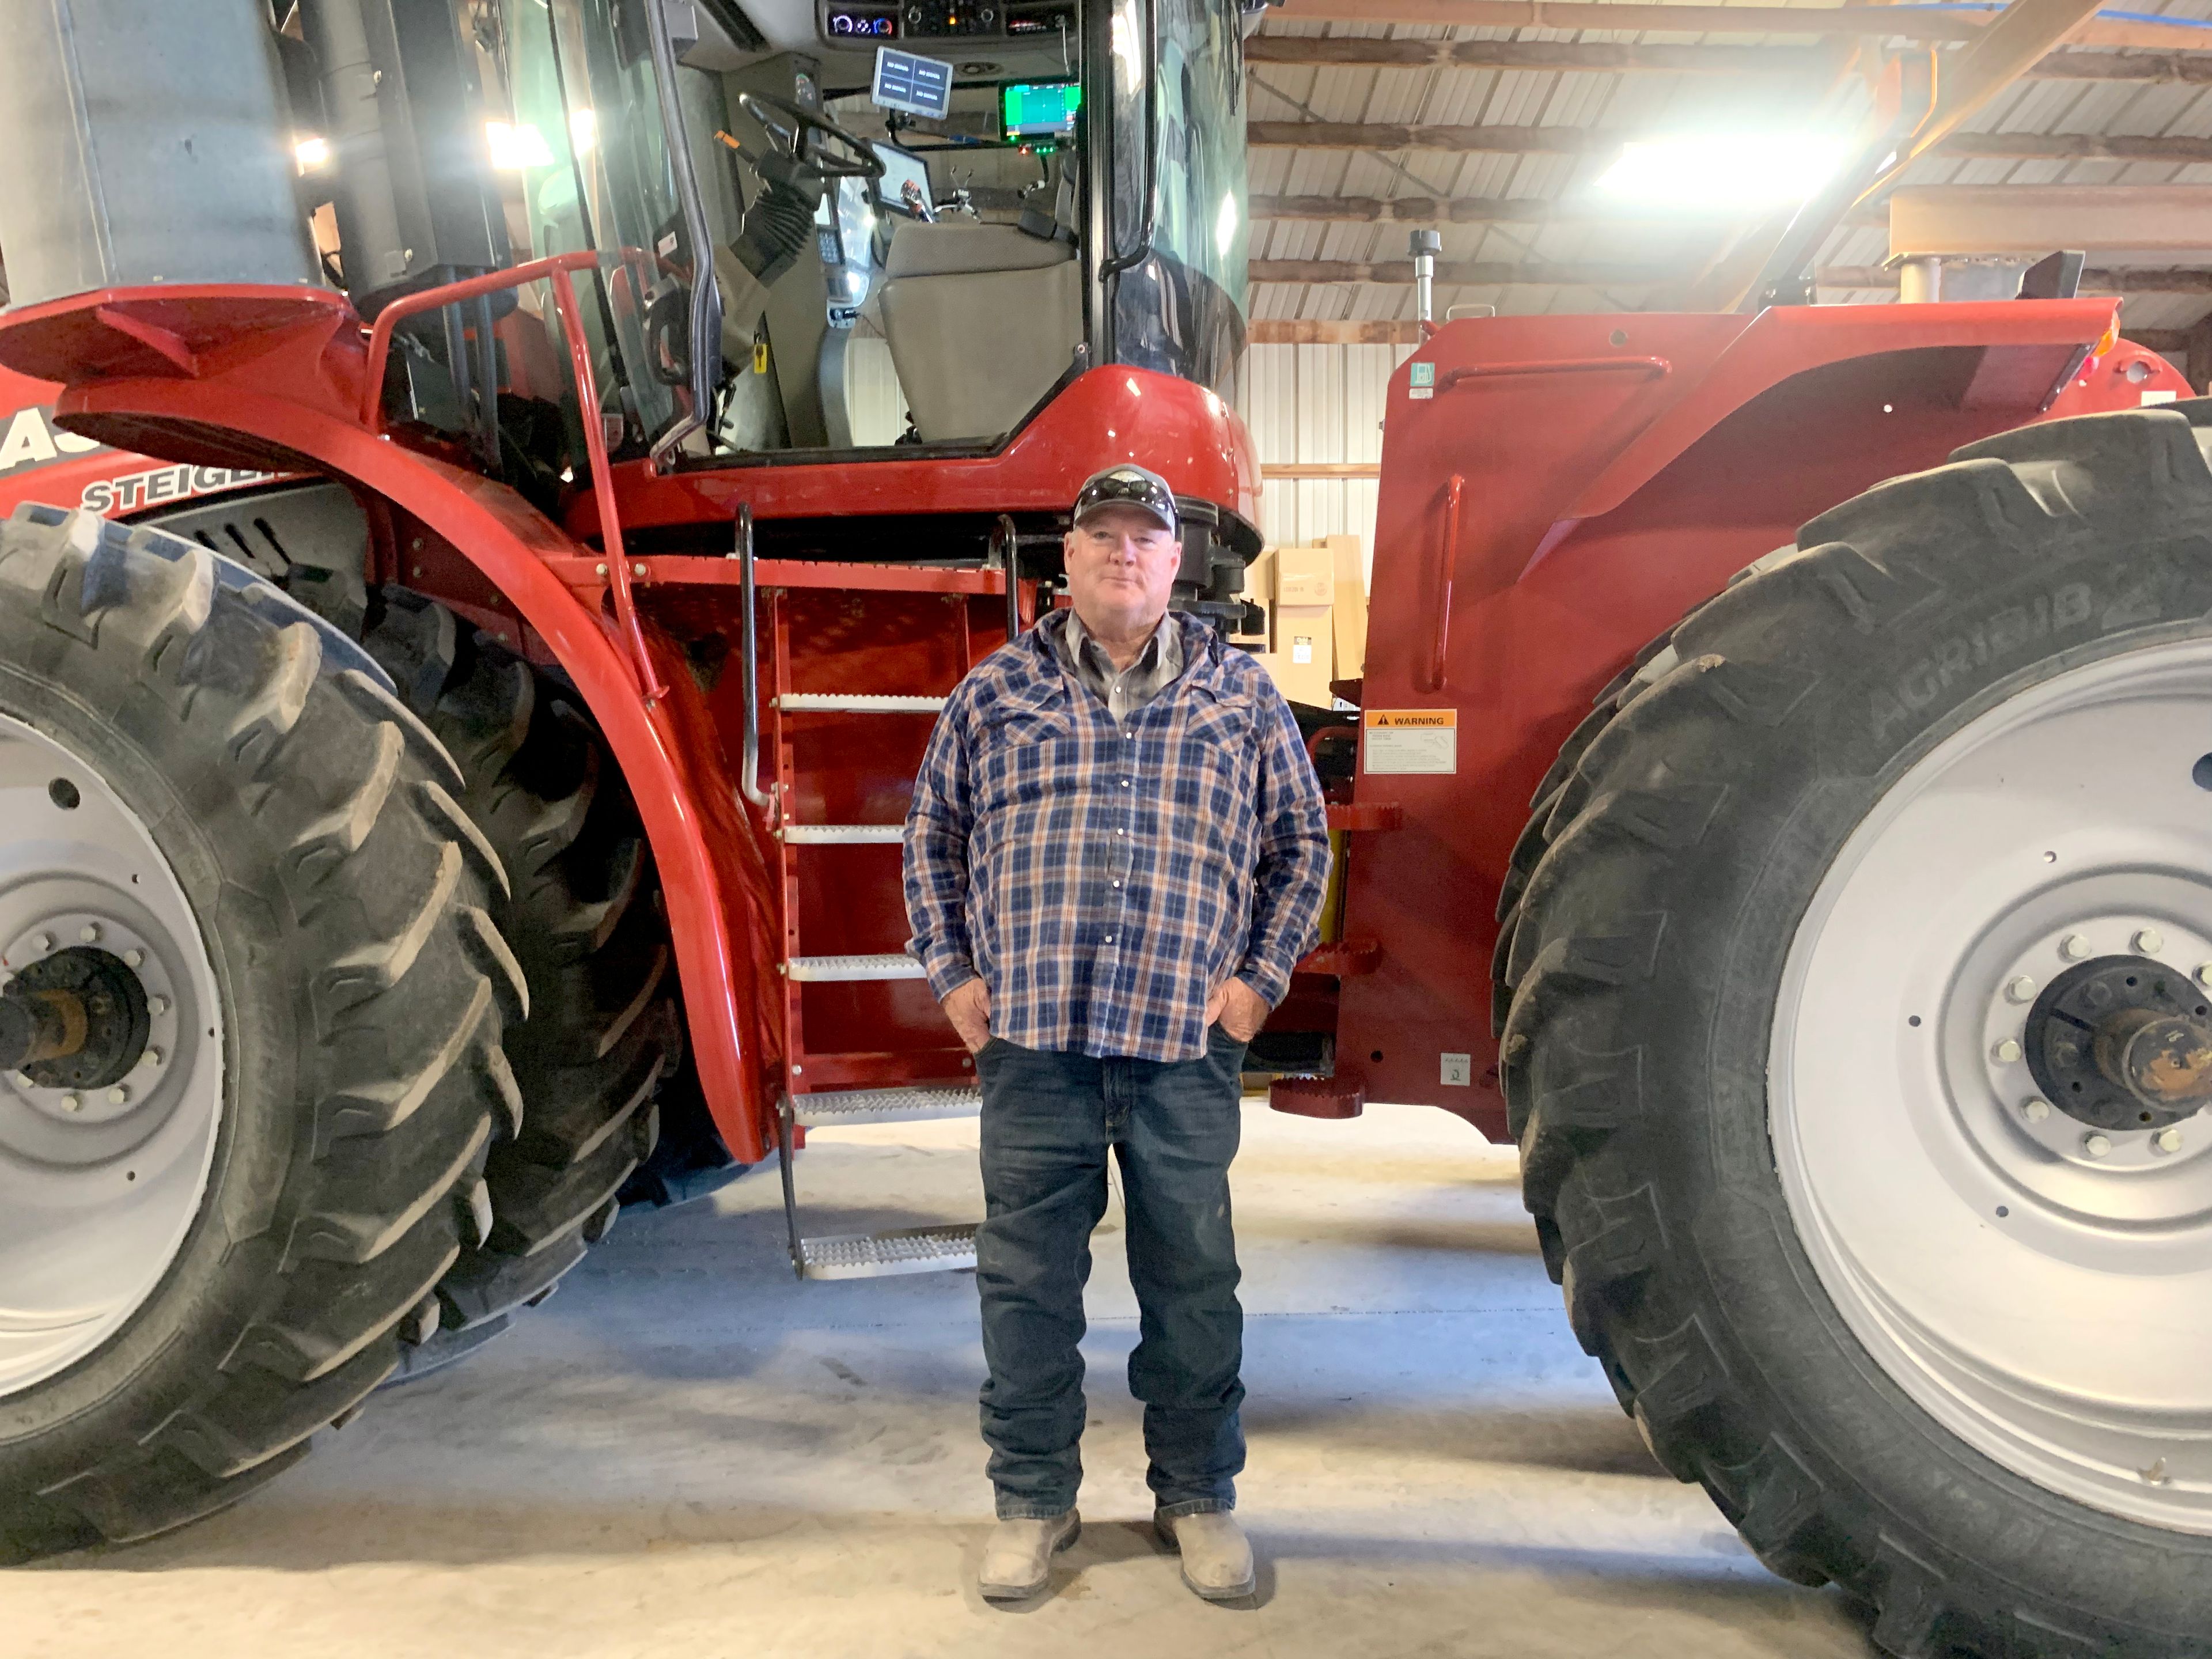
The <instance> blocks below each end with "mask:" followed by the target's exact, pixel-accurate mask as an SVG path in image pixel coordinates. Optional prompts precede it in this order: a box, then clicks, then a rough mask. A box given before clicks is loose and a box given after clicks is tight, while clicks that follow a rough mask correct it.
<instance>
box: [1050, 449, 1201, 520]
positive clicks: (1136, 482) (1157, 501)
mask: <svg viewBox="0 0 2212 1659" xmlns="http://www.w3.org/2000/svg"><path fill="white" fill-rule="evenodd" d="M1101 507H1135V508H1137V509H1138V510H1139V512H1143V513H1151V514H1152V517H1153V518H1155V519H1157V520H1159V522H1160V524H1161V526H1162V527H1163V528H1164V529H1165V530H1167V531H1168V532H1170V534H1176V533H1179V532H1181V530H1182V525H1181V524H1180V523H1179V522H1178V521H1177V520H1176V499H1175V491H1174V490H1172V489H1169V488H1168V481H1167V480H1166V479H1165V478H1163V477H1160V475H1159V474H1158V473H1157V472H1153V471H1148V470H1147V469H1146V468H1144V467H1141V466H1136V465H1131V464H1129V463H1127V462H1125V463H1123V464H1122V465H1120V466H1109V467H1108V468H1107V469H1106V470H1105V471H1103V472H1094V473H1092V474H1091V476H1090V477H1088V478H1086V479H1085V480H1084V481H1083V488H1082V489H1080V490H1079V491H1078V492H1077V494H1076V497H1075V522H1076V523H1077V524H1081V523H1082V522H1083V521H1084V520H1085V519H1087V518H1089V517H1090V516H1091V514H1092V513H1096V512H1097V511H1098V509H1099V508H1101Z"/></svg>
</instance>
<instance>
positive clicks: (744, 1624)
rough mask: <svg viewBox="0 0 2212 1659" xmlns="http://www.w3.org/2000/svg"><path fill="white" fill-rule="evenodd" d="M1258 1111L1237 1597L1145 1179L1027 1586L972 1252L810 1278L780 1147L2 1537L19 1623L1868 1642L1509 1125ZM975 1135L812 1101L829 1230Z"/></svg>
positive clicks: (121, 1634) (1499, 1651) (1686, 1645)
mask: <svg viewBox="0 0 2212 1659" xmlns="http://www.w3.org/2000/svg"><path fill="white" fill-rule="evenodd" d="M1246 1126H1247V1133H1246V1140H1245V1151H1244V1153H1243V1157H1242V1158H1240V1159H1239V1161H1238V1164H1237V1188H1236V1190H1237V1231H1238V1235H1239V1237H1240V1239H1241V1241H1242V1245H1243V1258H1244V1262H1245V1289H1244V1304H1245V1308H1246V1311H1247V1314H1248V1323H1247V1335H1246V1364H1245V1381H1246V1384H1247V1386H1248V1387H1249V1389H1250V1391H1251V1400H1250V1402H1249V1404H1248V1406H1247V1407H1246V1425H1247V1429H1248V1432H1249V1438H1250V1442H1251V1466H1250V1468H1249V1471H1248V1473H1247V1474H1246V1476H1245V1478H1244V1480H1243V1486H1242V1495H1241V1510H1242V1513H1243V1517H1244V1519H1245V1521H1246V1523H1247V1525H1248V1526H1249V1528H1250V1531H1251V1533H1252V1536H1253V1539H1254V1541H1255V1546H1256V1547H1257V1549H1258V1552H1259V1556H1260V1562H1261V1565H1260V1589H1259V1593H1258V1595H1256V1596H1255V1598H1254V1599H1253V1601H1252V1602H1250V1603H1247V1604H1231V1605H1228V1606H1221V1607H1213V1606H1207V1605H1206V1604H1204V1603H1201V1602H1200V1601H1197V1600H1195V1599H1194V1598H1193V1597H1192V1596H1191V1595H1189V1594H1188V1592H1187V1591H1185V1590H1184V1589H1182V1585H1181V1583H1180V1582H1179V1580H1178V1579H1177V1577H1176V1568H1175V1564H1174V1562H1173V1559H1171V1558H1170V1557H1167V1556H1164V1555H1163V1554H1161V1553H1159V1552H1158V1550H1157V1548H1156V1547H1155V1546H1154V1545H1153V1543H1152V1538H1151V1534H1150V1528H1149V1526H1148V1525H1147V1524H1146V1522H1147V1518H1148V1516H1149V1514H1150V1505H1149V1502H1148V1499H1147V1496H1146V1492H1145V1489H1144V1486H1143V1480H1142V1476H1143V1468H1144V1459H1143V1454H1142V1450H1141V1447H1140V1442H1139V1431H1138V1416H1137V1410H1136V1407H1135V1406H1134V1405H1133V1402H1132V1401H1130V1400H1129V1398H1128V1396H1127V1389H1126V1387H1125V1385H1124V1382H1123V1378H1122V1366H1123V1363H1124V1361H1125V1359H1126V1358H1127V1352H1128V1350H1129V1347H1130V1346H1131V1344H1132V1343H1133V1340H1134V1327H1135V1308H1134V1304H1133V1301H1132V1298H1131V1297H1130V1294H1129V1290H1128V1285H1127V1278H1126V1273H1125V1270H1124V1266H1123V1260H1122V1256H1121V1249H1120V1232H1119V1219H1118V1214H1117V1213H1115V1212H1109V1218H1108V1221H1107V1223H1106V1224H1105V1227H1104V1228H1103V1230H1102V1234H1101V1237H1100V1238H1099V1240H1098V1248H1097V1269H1096V1273H1095V1274H1094V1282H1093V1284H1092V1286H1091V1317H1092V1325H1091V1336H1090V1339H1089V1340H1088V1342H1087V1343H1086V1345H1085V1351H1086V1352H1087V1354H1088V1355H1089V1358H1090V1360H1091V1386H1090V1394H1091V1430H1090V1433H1089V1435H1088V1437H1087V1439H1086V1441H1085V1461H1086V1462H1087V1464H1088V1466H1089V1468H1090V1470H1091V1474H1090V1479H1089V1482H1088V1485H1087V1486H1086V1487H1085V1492H1084V1496H1083V1504H1082V1507H1083V1511H1084V1516H1085V1530H1084V1535H1083V1539H1082V1541H1081V1542H1080V1543H1079V1545H1078V1546H1077V1547H1075V1548H1074V1549H1073V1550H1072V1551H1071V1552H1069V1553H1068V1554H1066V1556H1064V1557H1062V1558H1061V1563H1062V1565H1061V1568H1060V1572H1059V1573H1058V1575H1057V1576H1056V1577H1055V1580H1054V1589H1053V1592H1052V1594H1051V1595H1048V1596H1047V1597H1044V1598H1041V1599H1040V1600H1039V1601H1036V1602H1035V1603H1032V1604H1030V1605H1027V1606H1024V1607H1018V1608H1015V1609H1012V1610H1004V1609H1000V1608H996V1607H990V1606H987V1605H986V1604H985V1603H984V1602H983V1601H981V1600H980V1599H979V1598H978V1597H977V1595H975V1590H974V1589H973V1587H972V1583H971V1580H972V1577H973V1575H974V1571H975V1562H976V1559H977V1557H978V1554H979V1553H980V1550H981V1541H982V1539H983V1536H984V1534H985V1533H986V1532H987V1530H988V1528H989V1525H990V1516H991V1507H990V1494H989V1491H988V1488H987V1485H986V1483H985V1481H984V1480H983V1474H982V1465H983V1453H982V1449H981V1444H980V1443H979V1442H978V1441H977V1438H976V1433H975V1385H976V1383H977V1382H978V1381H979V1379H980V1376H981V1349H980V1347H979V1345H978V1342H977V1340H976V1334H975V1284H974V1279H973V1277H972V1275H968V1274H932V1275H927V1276H921V1277H915V1278H908V1279H886V1280H875V1281H860V1282H853V1283H842V1284H827V1285H804V1286H802V1285H798V1284H796V1283H794V1282H793V1279H792V1278H791V1276H790V1273H789V1269H788V1267H787V1266H786V1265H785V1261H784V1255H783V1239H782V1216H781V1207H780V1203H779V1196H778V1193H777V1187H776V1182H775V1173H774V1170H772V1169H764V1170H758V1171H756V1172H754V1174H752V1175H750V1176H747V1177H745V1179H744V1180H743V1181H741V1182H738V1183H737V1185H736V1186H735V1187H733V1188H729V1189H726V1191H725V1192H723V1193H722V1194H720V1195H719V1196H718V1197H717V1198H716V1199H714V1200H708V1201H707V1202H704V1203H702V1204H696V1205H694V1206H690V1207H689V1208H687V1209H684V1210H679V1211H675V1212H664V1213H660V1214H654V1215H645V1216H638V1215H629V1216H626V1217H624V1218H623V1222H622V1225H620V1226H619V1227H617V1230H616V1231H615V1232H614V1234H613V1236H612V1237H611V1238H610V1239H609V1240H608V1242H607V1243H605V1245H604V1246H603V1247H601V1248H600V1249H599V1250H597V1251H595V1252H594V1253H593V1254H592V1256H591V1258H590V1259H589V1261H587V1262H586V1265H585V1266H584V1267H581V1268H580V1269H579V1270H578V1271H577V1272H576V1273H574V1274H573V1275H571V1277H570V1278H569V1279H568V1281H567V1283H566V1285H564V1286H563V1287H562V1292H561V1294H560V1295H559V1296H558V1297H556V1298H555V1299H554V1300H553V1301H551V1302H550V1303H548V1304H546V1305H545V1306H544V1308H543V1309H541V1310H538V1312H537V1313H536V1314H535V1315H533V1316H531V1317H530V1318H528V1319H527V1320H526V1321H525V1322H522V1324H521V1325H520V1326H519V1327H518V1328H517V1329H516V1330H515V1331H514V1332H513V1333H512V1334H509V1335H507V1336H506V1337H505V1338H503V1339H501V1340H499V1341H498V1342H495V1343H494V1344H493V1345H492V1346H489V1347H488V1348H487V1349H485V1350H484V1351H483V1352H482V1353H480V1354H478V1355H477V1356H476V1357H474V1358H471V1360H469V1361H468V1362H467V1363H465V1364H462V1365H460V1366H458V1367H456V1368H455V1369H454V1370H451V1371H447V1372H445V1373H442V1374H440V1375H438V1376H433V1377H430V1378H428V1379H426V1380H424V1381H422V1382H420V1383H415V1384H413V1385H410V1387H408V1388H406V1389H400V1390H396V1391H394V1392H392V1393H390V1394H386V1395H382V1396H380V1398H379V1399H378V1400H377V1401H374V1403H373V1404H372V1406H371V1407H370V1409H369V1410H368V1412H367V1413H365V1414H364V1415H363V1416H362V1418H360V1419H357V1420H356V1422H355V1423H353V1424H352V1425H349V1427H347V1428H346V1429H344V1430H343V1431H341V1432H338V1433H337V1434H329V1435H325V1436H323V1437H321V1442H320V1443H319V1446H318V1448H317V1450H316V1453H315V1455H313V1457H312V1458H310V1459H309V1460H308V1462H307V1464H306V1465H305V1466H304V1467H303V1468H300V1469H297V1470H295V1471H293V1472H292V1473H290V1474H288V1475H286V1476H285V1477H283V1479H281V1480H278V1481H276V1483H275V1484H274V1485H273V1486H270V1487H269V1488H268V1489H266V1490H264V1492H261V1493H259V1494H258V1495H257V1496H255V1497H254V1498H251V1499H249V1500H248V1501H247V1502H246V1504H243V1505H242V1506H240V1508H238V1509H236V1510H232V1511H230V1512H229V1513H228V1514H226V1515H223V1516H217V1517H216V1518H215V1519H213V1520H211V1521H208V1522H202V1523H201V1524H199V1525H197V1526H195V1527H192V1528H187V1529H186V1530H185V1531H184V1532H182V1533H180V1534H174V1535H173V1536H171V1537H168V1538H166V1539H162V1540H159V1541H155V1542H153V1543H150V1544H146V1545H142V1546H139V1547H136V1548H131V1549H125V1550H118V1551H112V1552H108V1553H101V1554H95V1555H88V1556H81V1557H77V1558H75V1559H68V1560H64V1561H60V1562H57V1563H49V1564H46V1565H42V1566H40V1567H37V1568H34V1569H31V1570H27V1571H20V1572H15V1573H10V1574H8V1575H5V1576H4V1577H0V1654H4V1655H6V1656H7V1659H64V1656H66V1659H107V1656H115V1659H126V1656H127V1659H147V1656H149V1655H151V1656H155V1659H216V1656H222V1659H234V1656H237V1655H240V1654H251V1655H255V1656H261V1655H272V1656H291V1655H300V1656H313V1659H355V1656H360V1659H404V1656H413V1655H418V1654H419V1655H432V1654H436V1655H441V1656H444V1655H453V1654H461V1655H466V1656H469V1659H510V1656H515V1659H519V1656H525V1655H527V1656H531V1659H560V1656H571V1655H573V1656H579V1659H586V1656H587V1659H627V1656H633V1655H635V1656H647V1655H650V1656H654V1659H665V1656H671V1655H680V1656H684V1659H720V1656H725V1655H728V1656H738V1655H744V1656H748V1659H751V1656H759V1659H775V1656H793V1659H802V1656H803V1659H845V1656H856V1659H894V1656H907V1655H913V1656H921V1655H940V1654H957V1655H960V1656H962V1659H969V1656H978V1659H980V1656H989V1655H995V1654H1000V1653H1006V1654H1017V1653H1018V1654H1021V1655H1024V1656H1027V1659H1050V1656H1055V1655H1061V1654H1067V1655H1075V1654H1079V1653H1080V1654H1085V1655H1090V1656H1097V1655H1100V1654H1107V1653H1111V1654H1118V1655H1121V1656H1143V1659H1150V1656H1154V1655H1158V1656H1163V1659H1173V1656H1180V1655H1183V1654H1194V1655H1203V1656H1209V1659H1210V1656H1213V1655H1237V1654H1246V1653H1250V1654H1265V1655H1273V1656H1284V1659H1288V1656H1294V1655H1316V1656H1324V1655H1325V1656H1329V1659H1339V1656H1343V1655H1346V1654H1353V1655H1358V1656H1361V1659H1383V1656H1424V1655H1427V1656H1438V1659H1442V1656H1451V1659H1477V1656H1491V1655H1496V1656H1500V1659H1509V1656H1510V1659H1543V1656H1550V1655H1577V1656H1584V1655H1607V1656H1612V1655H1615V1654H1621V1653H1632V1654H1634V1655H1636V1656H1638V1659H1649V1656H1671V1655H1680V1656H1685V1659H1687V1656H1696V1659H1732V1656H1777V1659H1784V1656H1786V1659H1830V1656H1834V1659H1844V1656H1849V1659H1866V1656H1867V1655H1868V1654H1869V1648H1868V1647H1867V1645H1866V1644H1865V1642H1864V1640H1863V1638H1862V1637H1861V1635H1860V1634H1859V1632H1858V1630H1857V1626H1854V1625H1853V1623H1852V1622H1851V1620H1850V1618H1849V1616H1848V1615H1847V1613H1845V1612H1844V1609H1843V1607H1842V1606H1841V1605H1840V1603H1839V1602H1838V1600H1837V1599H1836V1598H1835V1597H1834V1596H1833V1595H1823V1594H1816V1593H1814V1592H1811V1591H1807V1590H1802V1589H1795V1588H1793V1587H1791V1586H1790V1585H1787V1584H1784V1583H1782V1582H1781V1581H1779V1580H1778V1579H1775V1578H1772V1577H1769V1576H1768V1575H1767V1574H1766V1573H1765V1571H1763V1570H1762V1569H1761V1568H1760V1567H1759V1565H1757V1564H1756V1563H1755V1562H1754V1561H1753V1560H1752V1559H1751V1558H1750V1556H1749V1555H1748V1554H1747V1553H1746V1552H1745V1551H1744V1549H1743V1548H1742V1547H1741V1545H1740V1544H1739V1543H1738V1542H1737V1541H1736V1539H1735V1535H1734V1534H1733V1533H1731V1532H1730V1531H1729V1528H1727V1527H1726V1526H1725V1525H1724V1524H1723V1522H1722V1521H1721V1519H1720V1517H1719V1516H1717V1514H1716V1513H1715V1512H1714V1510H1712V1508H1711V1505H1710V1504H1708V1503H1707V1501H1706V1499H1705V1496H1704V1494H1703V1493H1702V1492H1699V1491H1698V1490H1696V1489H1695V1488H1694V1487H1688V1486H1679V1485H1677V1484H1676V1483H1675V1482H1674V1480H1671V1479H1670V1478H1668V1476H1667V1475H1666V1474H1663V1473H1662V1471H1661V1470H1660V1469H1659V1468H1657V1466H1656V1465H1655V1464H1654V1463H1653V1462H1651V1460H1650V1457H1649V1456H1648V1455H1646V1454H1645V1452H1644V1449H1643V1447H1642V1445H1641V1444H1640V1443H1639V1442H1638V1439H1637V1436H1636V1432H1635V1430H1634V1429H1633V1427H1632V1425H1630V1424H1629V1423H1628V1421H1627V1420H1626V1419H1625V1418H1623V1417H1622V1415H1621V1413H1620V1410H1619V1408H1618V1407H1616V1406H1615V1405H1614V1404H1613V1398H1612V1395H1611V1393H1610V1391H1609V1390H1608V1389H1607V1387H1606V1385H1605V1383H1603V1381H1602V1380H1601V1378H1600V1377H1599V1376H1598V1374H1597V1371H1596V1369H1595V1366H1594V1365H1593V1364H1591V1363H1590V1362H1589V1360H1587V1359H1585V1358H1583V1354H1582V1352H1580V1350H1579V1349H1577V1347H1576V1346H1575V1343H1574V1340H1573V1339H1572V1337H1571V1335H1570V1334H1568V1331H1567V1327H1566V1322H1565V1317H1564V1316H1563V1315H1562V1313H1561V1311H1560V1307H1559V1295H1558V1292H1557V1291H1555V1290H1554V1289H1553V1286H1552V1285H1551V1284H1550V1283H1549V1282H1548V1281H1547V1279H1546V1278H1545V1276H1544V1271H1543V1267H1542V1265H1541V1262H1540V1261H1539V1260H1538V1258H1537V1255H1536V1249H1535V1238H1534V1233H1533V1231H1532V1230H1531V1228H1530V1226H1529V1225H1528V1218H1527V1217H1526V1216H1525V1215H1524V1214H1523V1212H1522V1208H1521V1204H1520V1199H1519V1194H1518V1190H1517V1188H1516V1179H1515V1169H1514V1158H1513V1154H1512V1153H1511V1152H1510V1150H1501V1149H1493V1148H1490V1147H1486V1146H1484V1145H1483V1144H1482V1142H1481V1140H1480V1139H1479V1138H1478V1137H1477V1136H1476V1135H1475V1134H1474V1132H1473V1131H1471V1130H1469V1129H1468V1128H1466V1127H1464V1126H1462V1124H1460V1123H1458V1122H1457V1121H1455V1120H1453V1119H1450V1118H1448V1117H1446V1116H1444V1115H1442V1114H1440V1113H1436V1112H1432V1111H1425V1110H1421V1109H1412V1108H1387V1107H1386V1108H1371V1109H1370V1110H1369V1113H1368V1115H1367V1116H1366V1117H1365V1118H1364V1120H1362V1121H1358V1122H1354V1123H1315V1122H1309V1121H1303V1120H1300V1119H1296V1118H1288V1117H1284V1116H1282V1115H1279V1114H1275V1113H1273V1112H1269V1111H1267V1109H1264V1107H1262V1106H1260V1105H1258V1104H1257V1103H1254V1104H1253V1105H1251V1106H1250V1107H1249V1109H1248V1113H1247V1118H1246ZM799 1181H800V1195H801V1199H802V1201H803V1202H804V1203H805V1206H806V1216H807V1219H808V1223H809V1228H808V1230H809V1231H858V1230H860V1229H863V1228H874V1227H878V1226H896V1225H918V1224H920V1223H922V1222H926V1221H931V1220H940V1219H951V1218H966V1217H969V1216H971V1215H973V1214H975V1213H976V1212H977V1211H978V1210H979V1209H980V1194H979V1192H978V1188H977V1181H976V1176H975V1125H974V1124H973V1123H972V1122H971V1123H953V1124H931V1125H921V1126H913V1127H901V1128H874V1129H860V1130H846V1131H842V1132H838V1133H835V1134H824V1135H822V1136H819V1137H817V1141H816V1144H815V1146H814V1148H813V1150H812V1151H811V1152H809V1153H807V1154H806V1155H805V1156H804V1157H802V1158H801V1159H800V1160H799ZM1108 1644H1110V1645H1108Z"/></svg>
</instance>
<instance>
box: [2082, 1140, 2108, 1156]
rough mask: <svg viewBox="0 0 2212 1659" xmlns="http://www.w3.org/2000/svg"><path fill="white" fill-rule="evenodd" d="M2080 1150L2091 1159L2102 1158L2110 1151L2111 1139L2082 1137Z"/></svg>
mask: <svg viewBox="0 0 2212 1659" xmlns="http://www.w3.org/2000/svg"><path fill="white" fill-rule="evenodd" d="M2081 1150H2082V1151H2083V1152H2087V1154H2088V1155H2089V1156H2090V1157H2091V1158H2103V1157H2105V1156H2106V1154H2107V1153H2109V1152H2111V1151H2112V1137H2111V1136H2110V1135H2083V1136H2082V1137H2081Z"/></svg>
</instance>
